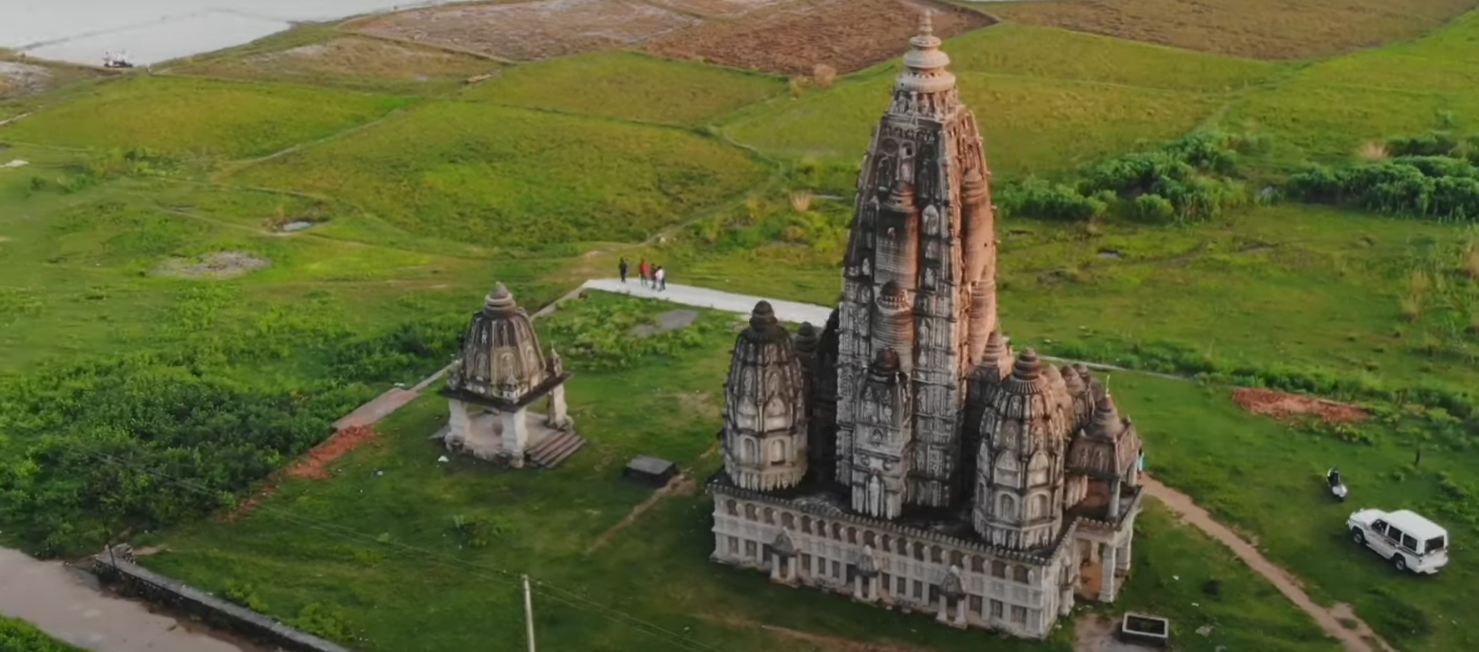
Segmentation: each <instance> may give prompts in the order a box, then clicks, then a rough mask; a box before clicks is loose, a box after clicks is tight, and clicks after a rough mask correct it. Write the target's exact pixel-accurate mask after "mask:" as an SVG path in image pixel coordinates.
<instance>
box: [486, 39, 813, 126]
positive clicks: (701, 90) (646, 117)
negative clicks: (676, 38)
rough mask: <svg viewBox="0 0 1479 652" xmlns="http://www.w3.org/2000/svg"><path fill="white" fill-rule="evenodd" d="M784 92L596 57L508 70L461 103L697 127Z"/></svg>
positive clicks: (764, 81) (674, 66) (614, 56)
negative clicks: (474, 102)
mask: <svg viewBox="0 0 1479 652" xmlns="http://www.w3.org/2000/svg"><path fill="white" fill-rule="evenodd" d="M785 91H786V84H785V82H784V81H783V80H781V79H780V78H777V77H771V76H767V75H759V74H752V73H744V72H739V71H734V70H725V69H723V68H717V67H715V66H705V65H702V64H697V63H679V62H673V61H664V60H661V59H657V58H654V57H649V56H644V55H641V54H634V53H629V52H599V53H594V54H585V55H577V56H572V57H565V58H560V59H555V60H552V61H546V62H540V63H536V64H530V65H526V66H516V67H513V68H510V69H508V70H506V71H504V72H503V73H501V74H499V75H498V76H497V77H496V78H495V79H493V80H491V81H488V82H485V83H482V84H479V85H477V86H476V87H474V88H472V89H469V90H468V92H466V93H465V94H464V95H463V97H464V98H466V99H471V100H486V101H489V102H496V103H499V104H507V105H512V106H523V107H528V108H531V109H546V110H550V111H559V112H563V113H580V114H586V115H597V116H605V117H609V118H619V119H624V120H635V121H639V122H659V123H669V124H698V123H704V122H711V121H713V120H715V119H717V118H720V117H722V116H724V115H725V114H728V113H731V112H733V111H735V110H738V109H740V108H742V107H745V106H749V105H751V104H755V103H757V102H762V101H764V100H767V99H769V98H772V97H775V96H777V95H780V94H782V93H784V92H785Z"/></svg>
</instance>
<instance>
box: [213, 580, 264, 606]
mask: <svg viewBox="0 0 1479 652" xmlns="http://www.w3.org/2000/svg"><path fill="white" fill-rule="evenodd" d="M221 597H224V598H226V599H227V600H229V601H231V602H232V603H235V604H237V605H240V606H243V607H246V608H248V609H251V610H252V611H255V612H257V613H267V603H266V602H265V601H263V600H262V598H261V597H259V596H258V595H257V589H256V588H255V587H253V586H252V585H251V584H238V583H237V582H230V583H228V584H227V585H226V590H225V591H224V592H222V594H221Z"/></svg>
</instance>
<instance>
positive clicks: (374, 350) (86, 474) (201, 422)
mask: <svg viewBox="0 0 1479 652" xmlns="http://www.w3.org/2000/svg"><path fill="white" fill-rule="evenodd" d="M229 302H230V293H227V292H222V291H211V290H209V289H204V290H202V291H201V292H199V293H196V294H195V296H193V297H192V298H190V299H188V300H187V301H186V303H185V304H184V305H183V306H182V307H181V308H180V312H181V313H182V316H181V319H180V322H179V323H180V324H181V326H179V328H181V329H183V330H184V331H185V332H184V333H181V334H179V335H180V340H179V341H180V342H181V344H179V345H178V346H176V347H175V348H173V349H169V350H160V351H141V352H137V353H130V354H118V355H113V356H107V357H104V358H102V359H98V360H93V361H88V362H79V363H75V364H71V365H66V366H60V367H55V368H52V369H49V370H45V371H41V372H37V373H32V374H29V375H27V376H25V377H21V378H15V379H11V380H9V381H7V382H5V383H4V384H3V386H0V387H3V389H0V391H3V393H4V395H5V396H6V397H7V400H6V401H5V402H4V403H3V405H0V433H4V435H5V437H6V439H5V440H3V441H0V451H4V452H5V453H6V460H7V462H6V463H5V464H4V465H3V466H0V514H3V515H4V516H3V517H0V518H3V521H4V523H5V525H6V527H5V531H6V534H7V535H8V536H10V537H12V538H13V539H15V540H19V541H20V542H22V543H24V544H26V545H27V546H29V547H32V548H34V549H35V550H36V551H38V552H40V553H44V554H65V553H75V552H79V551H84V550H90V549H92V548H95V547H97V546H98V545H101V544H102V543H104V542H106V541H110V540H112V539H113V538H114V537H118V536H121V535H123V534H124V533H125V532H130V531H132V532H138V531H143V530H150V529H154V528H157V527H161V526H165V525H170V524H177V523H181V522H185V521H188V520H191V519H193V518H197V517H199V516H202V515H204V514H208V513H211V512H214V511H217V510H220V509H222V508H227V507H231V506H233V505H235V504H236V503H237V502H238V501H239V500H240V499H241V498H243V497H244V495H245V493H246V492H247V491H249V490H250V489H251V488H252V486H253V484H254V483H256V482H257V481H259V480H261V479H263V478H265V477H266V476H267V475H268V474H270V473H271V472H272V471H273V470H275V469H277V468H278V467H280V466H281V465H282V464H283V463H284V462H285V461H286V460H288V459H291V458H292V457H293V456H294V455H297V454H298V453H301V452H303V451H304V450H307V449H308V448H310V447H312V446H313V445H315V444H317V443H318V442H320V441H322V440H323V439H324V437H326V436H327V435H328V433H329V430H330V428H329V424H330V423H331V422H332V421H333V420H335V419H337V418H339V417H340V416H343V415H344V414H346V413H348V412H349V411H350V410H352V409H353V408H354V407H356V406H357V405H359V404H360V403H361V402H363V401H365V400H367V399H369V398H370V397H372V396H374V395H375V394H376V393H378V391H379V390H377V389H375V387H376V386H381V387H383V386H384V385H385V384H388V382H389V381H391V380H392V379H395V380H403V379H405V378H407V377H408V376H411V375H413V374H422V373H427V372H429V371H430V370H432V369H434V368H435V367H436V366H437V365H439V364H442V363H444V361H445V360H447V359H448V356H449V355H450V354H451V353H452V352H453V350H454V349H455V344H456V331H455V330H453V329H452V328H449V327H447V326H449V324H445V323H441V324H439V323H435V322H433V323H431V324H425V323H421V324H407V325H404V326H402V327H401V328H399V329H392V330H389V331H387V332H384V333H374V334H369V335H361V334H354V333H352V332H350V331H348V330H347V329H345V328H344V327H343V326H341V325H337V324H334V323H332V322H324V321H322V318H321V317H320V318H318V319H315V318H314V317H315V316H314V315H313V314H312V313H311V312H309V313H306V314H305V313H298V314H290V313H287V312H273V313H268V314H266V315H262V316H260V317H259V318H257V319H256V320H254V321H252V322H250V323H248V324H246V325H245V326H231V325H227V324H223V323H220V322H219V318H220V312H221V310H222V309H223V308H224V307H225V306H226V305H227V304H229ZM311 362H318V363H319V364H321V365H323V367H324V368H325V369H326V372H324V373H319V374H314V375H309V376H306V377H304V376H300V377H298V378H296V379H291V378H285V377H282V376H279V375H277V374H271V373H266V374H264V373H262V372H263V371H265V370H267V369H271V368H273V367H274V366H276V365H281V364H284V363H288V364H293V365H301V364H305V363H311ZM248 368H250V369H252V370H254V371H253V372H252V373H247V374H243V373H242V371H243V370H244V369H248Z"/></svg>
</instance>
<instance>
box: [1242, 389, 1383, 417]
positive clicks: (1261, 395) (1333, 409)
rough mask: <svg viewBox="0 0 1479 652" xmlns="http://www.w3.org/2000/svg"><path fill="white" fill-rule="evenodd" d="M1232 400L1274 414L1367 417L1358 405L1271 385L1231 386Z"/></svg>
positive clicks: (1273, 415) (1252, 409) (1267, 413)
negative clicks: (1258, 387)
mask: <svg viewBox="0 0 1479 652" xmlns="http://www.w3.org/2000/svg"><path fill="white" fill-rule="evenodd" d="M1233 402H1235V403H1237V404H1238V405H1239V406H1241V407H1242V408H1243V409H1244V410H1247V411H1249V412H1252V413H1254V414H1262V415H1266V416H1271V417H1274V418H1289V417H1298V416H1304V415H1310V414H1312V415H1315V416H1318V417H1320V418H1321V419H1324V420H1325V421H1328V422H1330V423H1351V422H1354V421H1363V420H1365V419H1368V418H1370V417H1371V415H1370V414H1369V413H1367V412H1366V411H1365V410H1362V409H1361V408H1358V407H1356V406H1354V405H1350V404H1348V403H1337V402H1335V401H1330V400H1326V399H1323V398H1314V397H1311V396H1300V395H1298V394H1287V393H1284V392H1276V391H1273V390H1271V389H1249V388H1244V389H1236V390H1233Z"/></svg>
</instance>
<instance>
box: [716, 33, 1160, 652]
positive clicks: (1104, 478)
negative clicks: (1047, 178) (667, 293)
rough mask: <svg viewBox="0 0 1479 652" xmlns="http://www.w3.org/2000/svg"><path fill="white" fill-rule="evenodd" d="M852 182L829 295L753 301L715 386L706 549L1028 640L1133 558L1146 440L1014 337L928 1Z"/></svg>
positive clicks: (980, 160)
mask: <svg viewBox="0 0 1479 652" xmlns="http://www.w3.org/2000/svg"><path fill="white" fill-rule="evenodd" d="M910 44H911V45H912V49H911V51H910V52H908V53H907V54H905V55H904V65H905V69H904V71H903V72H902V73H900V74H899V77H898V80H897V83H896V85H895V87H894V92H893V101H892V103H891V104H890V105H889V107H888V109H887V111H886V112H885V113H884V115H883V118H882V120H881V121H880V122H879V124H878V127H877V129H876V130H875V131H874V134H873V141H872V144H871V145H870V146H869V149H868V153H867V155H866V157H865V158H864V160H863V167H862V173H861V175H860V178H859V180H858V191H857V205H856V209H855V211H856V212H855V214H854V218H853V222H852V227H851V235H850V241H849V243H848V247H847V252H846V258H845V260H844V270H843V294H842V299H841V305H839V306H838V307H837V309H836V310H835V311H833V313H832V316H831V319H829V320H828V323H827V324H826V326H825V328H823V329H822V330H821V332H820V333H819V332H818V331H817V329H816V328H815V327H813V326H812V325H810V324H802V325H801V327H800V329H799V330H798V331H797V333H796V334H795V335H792V334H791V333H790V332H788V331H787V330H786V329H785V328H784V327H783V326H781V325H780V324H779V323H777V321H776V318H775V315H774V314H773V313H772V310H771V307H770V305H769V304H767V303H765V302H761V303H759V304H758V305H756V307H755V310H754V314H753V315H752V317H751V319H750V325H749V327H748V328H747V329H746V330H745V331H744V332H742V333H741V334H740V335H739V337H738V339H737V341H736V342H735V346H734V353H733V360H732V361H731V363H730V365H731V366H730V370H729V376H728V380H727V382H726V384H725V406H724V426H723V431H722V432H721V433H720V437H721V439H722V441H723V449H724V468H723V469H721V470H720V471H718V472H716V473H715V474H714V476H713V477H712V478H710V479H709V481H708V484H707V487H708V491H709V493H711V494H712V495H713V496H714V530H713V531H714V552H713V555H712V558H713V559H714V560H715V561H718V562H720V563H723V564H729V565H734V566H740V567H745V568H753V569H758V570H761V571H764V572H766V573H768V574H769V575H770V577H771V579H772V580H773V581H776V582H780V583H785V584H791V585H802V586H808V587H813V588H816V589H820V590H823V591H826V592H831V593H836V594H839V595H846V596H850V597H851V598H852V599H853V600H859V601H863V602H869V603H874V604H878V605H881V606H889V607H894V608H902V609H907V610H913V611H924V612H927V613H930V614H933V615H934V616H935V618H936V619H937V620H939V621H940V622H942V623H946V624H948V625H951V626H955V627H962V628H964V627H975V628H983V629H992V630H998V631H1001V632H1004V633H1008V634H1011V635H1016V636H1022V637H1031V638H1041V637H1045V636H1047V635H1048V633H1049V632H1050V631H1051V630H1052V628H1053V625H1054V623H1055V622H1056V621H1057V619H1058V618H1059V617H1060V616H1063V615H1066V614H1068V613H1069V610H1070V609H1072V607H1073V605H1074V602H1075V600H1077V599H1080V598H1087V599H1091V600H1100V601H1105V602H1108V601H1113V600H1114V599H1115V596H1116V594H1117V593H1118V591H1119V589H1120V587H1121V585H1122V584H1123V582H1124V580H1125V578H1126V577H1127V576H1128V574H1129V570H1130V558H1131V557H1130V553H1131V542H1132V539H1133V536H1134V525H1135V517H1136V515H1137V514H1138V513H1139V511H1140V505H1141V488H1140V487H1139V486H1138V485H1137V477H1136V466H1137V460H1138V457H1139V455H1140V449H1141V443H1140V438H1139V436H1138V435H1137V434H1136V432H1135V427H1134V426H1133V425H1132V424H1131V423H1130V421H1129V420H1128V419H1126V418H1125V417H1123V416H1121V415H1120V414H1119V412H1118V411H1117V410H1116V409H1115V405H1114V401H1113V400H1112V399H1111V397H1110V396H1109V394H1108V392H1106V391H1105V389H1104V387H1103V385H1102V384H1101V383H1100V382H1099V381H1098V380H1097V379H1095V378H1093V377H1092V376H1091V375H1090V373H1089V370H1088V369H1087V368H1085V367H1083V366H1064V367H1061V368H1060V367H1055V366H1053V365H1052V364H1049V363H1048V362H1046V361H1044V360H1043V359H1041V358H1039V357H1038V356H1037V355H1036V354H1035V353H1034V352H1033V351H1032V350H1030V349H1029V350H1025V351H1022V352H1021V353H1014V352H1013V351H1012V350H1011V349H1010V348H1009V347H1008V345H1007V342H1006V338H1004V337H1003V336H1002V334H1001V329H1000V325H999V324H998V322H997V312H996V311H997V304H996V250H997V241H996V235H995V224H994V216H993V207H992V204H991V197H990V189H989V187H988V184H987V182H988V180H989V179H990V171H989V170H987V168H986V160H985V156H984V154H983V151H982V144H981V136H980V132H979V131H978V129H977V127H976V120H975V116H973V115H972V114H971V112H970V110H969V109H967V108H966V107H965V106H963V105H962V104H961V103H960V99H959V97H958V96H957V94H956V86H955V77H954V75H952V74H951V73H950V72H949V71H948V70H947V69H946V67H947V64H949V62H950V59H949V57H948V56H946V54H945V53H944V52H942V51H941V50H940V40H939V39H938V38H936V37H935V36H934V35H933V34H932V32H931V28H930V24H929V19H928V16H926V17H925V19H924V21H923V23H922V25H921V33H920V34H919V35H918V36H917V37H915V38H913V39H911V40H910Z"/></svg>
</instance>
